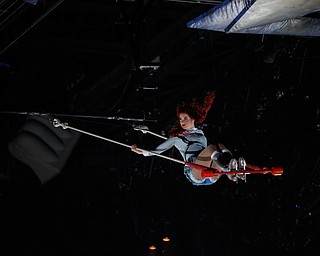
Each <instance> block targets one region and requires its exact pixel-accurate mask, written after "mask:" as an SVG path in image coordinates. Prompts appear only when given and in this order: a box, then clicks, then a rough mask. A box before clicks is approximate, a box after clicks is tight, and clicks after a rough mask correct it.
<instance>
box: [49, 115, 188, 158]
mask: <svg viewBox="0 0 320 256" xmlns="http://www.w3.org/2000/svg"><path fill="white" fill-rule="evenodd" d="M52 123H53V126H54V127H60V126H61V127H62V128H63V129H70V130H74V131H77V132H80V133H84V134H87V135H90V136H93V137H96V138H98V139H102V140H106V141H109V142H112V143H115V144H118V145H120V146H123V147H127V148H130V149H131V146H130V145H127V144H124V143H121V142H118V141H115V140H111V139H108V138H105V137H102V136H99V135H96V134H93V133H90V132H86V131H83V130H80V129H77V128H74V127H72V126H69V125H68V123H62V122H61V121H60V120H59V119H53V122H52ZM137 150H141V151H144V152H147V153H149V154H151V155H154V156H158V157H162V158H165V159H168V160H171V161H174V162H177V163H180V164H185V162H184V161H181V160H178V159H175V158H172V157H168V156H165V155H160V154H157V153H154V152H151V151H148V150H145V149H141V148H137Z"/></svg>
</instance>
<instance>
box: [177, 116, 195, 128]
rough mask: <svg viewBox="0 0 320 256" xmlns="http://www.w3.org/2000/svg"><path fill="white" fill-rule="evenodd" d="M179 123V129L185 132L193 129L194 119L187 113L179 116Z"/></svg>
mask: <svg viewBox="0 0 320 256" xmlns="http://www.w3.org/2000/svg"><path fill="white" fill-rule="evenodd" d="M179 122H180V125H181V127H182V128H183V129H185V130H187V129H190V128H194V119H193V118H191V117H190V116H189V115H188V114H187V113H180V114H179Z"/></svg>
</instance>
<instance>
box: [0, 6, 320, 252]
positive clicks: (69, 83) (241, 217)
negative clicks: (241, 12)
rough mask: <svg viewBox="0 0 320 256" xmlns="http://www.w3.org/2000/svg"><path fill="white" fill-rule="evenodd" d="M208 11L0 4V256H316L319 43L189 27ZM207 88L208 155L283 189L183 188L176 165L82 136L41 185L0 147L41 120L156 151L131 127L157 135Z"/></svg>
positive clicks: (243, 185)
mask: <svg viewBox="0 0 320 256" xmlns="http://www.w3.org/2000/svg"><path fill="white" fill-rule="evenodd" d="M9 2H10V3H11V4H13V6H12V7H10V9H9ZM218 2H219V1H207V2H206V3H203V2H202V3H201V1H200V2H198V3H192V1H190V2H188V1H185V2H182V1H165V0H162V1H160V0H158V1H156V0H154V1H151V0H150V1H120V0H119V1H111V0H110V1H98V0H86V1H80V0H79V1H77V0H75V1H53V0H52V1H49V0H48V1H39V2H38V3H37V4H36V5H31V4H27V5H23V1H16V2H11V1H4V2H3V3H2V6H1V9H2V10H4V9H6V8H8V9H7V10H8V11H7V12H2V16H1V27H0V29H1V30H0V35H1V36H0V50H1V53H0V77H1V78H0V79H1V80H0V85H1V86H0V90H1V92H0V97H1V101H0V110H1V112H0V118H1V157H0V161H1V169H0V184H1V187H0V189H1V191H0V201H1V208H0V209H1V216H0V219H1V234H2V238H1V240H0V243H1V254H5V253H6V254H9V255H31V254H32V255H33V254H34V253H41V254H42V255H58V254H62V253H65V254H67V255H83V254H86V255H148V246H149V245H150V244H152V243H153V244H155V245H157V247H158V250H157V251H156V252H153V254H152V255H197V256H200V255H292V253H294V252H295V253H304V255H315V254H316V253H317V250H318V249H317V248H316V244H317V242H318V241H319V237H320V234H319V228H320V227H319V225H320V221H319V219H320V187H319V186H320V174H319V165H320V163H319V159H320V157H319V150H318V145H319V139H320V138H319V136H320V122H319V96H320V94H319V78H320V77H319V56H320V52H319V51H320V49H319V39H318V38H317V37H294V36H273V35H254V34H224V33H221V32H215V31H201V30H195V29H188V28H187V27H186V23H187V22H188V21H190V20H192V19H194V18H195V17H197V16H199V15H200V14H202V13H204V12H205V11H207V10H209V9H210V8H212V7H214V6H215V5H216V4H218ZM313 15H314V16H315V17H317V15H318V14H317V13H314V14H313ZM209 89H215V90H216V93H217V97H216V99H215V101H214V103H213V105H212V108H211V110H210V112H209V114H208V116H207V119H206V121H205V123H204V124H203V126H202V128H203V130H204V132H205V134H206V136H207V138H208V141H209V143H212V142H217V141H220V142H223V143H224V144H225V145H226V146H227V147H228V148H229V149H230V150H231V151H232V152H233V153H234V155H235V156H237V157H239V156H244V157H245V159H246V160H247V161H248V162H250V163H254V164H257V165H259V166H264V167H275V166H280V167H283V169H284V174H283V175H282V176H278V177H276V176H272V175H271V174H265V175H262V174H256V175H247V181H246V182H242V181H240V182H239V183H238V184H236V183H232V182H231V181H229V180H228V179H227V178H226V177H224V176H223V177H221V179H220V180H219V181H218V182H217V183H216V184H214V185H212V186H206V187H196V186H193V185H192V184H191V183H189V182H188V181H187V180H186V179H185V177H184V175H183V166H182V165H181V164H178V163H175V162H172V161H169V160H166V159H162V158H155V157H148V158H144V157H143V156H140V155H136V154H133V153H132V152H131V151H130V149H128V148H125V147H122V146H120V145H117V144H114V143H110V142H108V141H104V140H101V139H98V138H96V137H93V136H88V135H82V136H81V137H80V139H79V141H78V143H77V145H76V147H75V148H74V150H73V151H72V153H71V155H70V156H69V158H68V161H67V163H66V165H65V166H64V168H63V170H62V171H61V173H60V174H59V175H57V176H56V177H54V178H53V179H52V180H50V181H49V182H47V183H46V184H43V185H41V184H40V182H39V180H38V178H37V176H36V175H35V173H34V172H33V170H32V168H30V167H29V166H27V165H26V164H24V163H22V162H20V161H19V160H17V159H16V158H15V157H14V156H12V155H11V154H10V153H9V151H8V148H7V146H8V143H9V142H10V141H12V140H13V139H14V138H15V136H16V135H17V133H18V131H19V129H20V127H21V125H22V124H23V123H24V122H25V121H26V119H27V118H28V117H29V116H32V115H38V114H39V113H40V114H42V113H50V114H52V115H53V116H55V117H57V118H59V119H60V120H62V121H63V122H68V123H69V125H71V126H73V127H77V128H79V129H83V130H85V131H87V132H90V133H93V134H97V135H100V136H104V137H106V138H109V139H112V140H116V141H120V142H122V143H125V144H128V145H131V144H133V143H136V144H138V146H140V147H141V148H150V147H154V146H156V145H157V144H159V143H160V142H161V141H162V139H161V138H158V137H155V136H152V135H150V134H144V133H142V132H140V131H137V130H134V129H133V125H145V126H147V127H148V128H149V130H150V131H152V132H155V133H158V134H163V135H166V132H167V131H168V128H169V127H170V125H171V124H173V123H174V122H175V121H176V117H175V106H176V104H177V103H178V102H179V101H180V100H184V99H192V98H194V97H197V98H199V99H201V98H202V97H203V95H204V93H205V92H206V91H208V90H209ZM167 155H169V156H171V157H174V158H179V155H178V154H177V152H176V151H175V150H172V151H170V152H167ZM163 236H169V237H170V238H171V242H170V243H169V244H167V245H163V244H162V242H161V239H162V237H163ZM150 255H151V254H150Z"/></svg>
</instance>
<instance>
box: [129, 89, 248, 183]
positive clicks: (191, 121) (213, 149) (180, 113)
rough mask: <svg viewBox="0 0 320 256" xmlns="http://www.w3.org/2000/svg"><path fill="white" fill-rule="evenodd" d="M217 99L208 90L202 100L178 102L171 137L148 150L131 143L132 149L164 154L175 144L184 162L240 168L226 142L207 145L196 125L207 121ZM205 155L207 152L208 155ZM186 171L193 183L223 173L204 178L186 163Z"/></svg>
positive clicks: (210, 180)
mask: <svg viewBox="0 0 320 256" xmlns="http://www.w3.org/2000/svg"><path fill="white" fill-rule="evenodd" d="M214 98H215V92H214V91H209V92H208V93H207V94H206V96H205V98H204V101H203V103H199V102H197V101H196V99H193V100H192V101H191V102H185V101H183V102H181V103H179V104H178V105H177V107H176V114H177V117H178V121H177V122H176V123H175V124H174V125H173V126H172V128H171V129H170V131H169V138H168V139H167V140H166V141H165V142H163V143H161V144H160V145H159V146H158V147H157V148H156V149H154V150H150V151H149V152H147V151H144V150H140V149H137V145H132V146H131V150H132V151H133V152H135V153H137V154H143V155H144V156H151V155H152V154H151V153H150V152H153V153H156V154H161V153H162V152H164V151H166V150H168V149H170V148H172V147H176V148H177V149H178V151H179V152H180V154H181V156H182V158H183V160H184V162H189V163H197V162H198V163H199V164H202V162H201V161H203V160H204V161H205V162H204V163H205V164H206V166H207V167H208V166H209V167H210V168H213V169H216V170H218V171H221V172H228V171H229V170H230V169H232V170H236V169H238V165H239V164H238V161H237V160H236V159H233V158H232V154H231V153H230V151H229V150H228V149H226V147H224V145H223V144H218V145H212V144H211V145H210V146H209V147H208V145H207V138H206V137H205V135H204V133H203V131H202V130H201V129H199V128H197V127H196V125H198V124H201V123H202V122H203V121H204V120H205V118H206V116H207V113H208V111H209V109H210V108H211V105H212V103H213V100H214ZM208 154H209V155H208ZM205 155H208V156H209V158H208V157H205ZM198 157H199V159H198ZM208 160H209V161H208ZM241 164H242V165H243V164H245V162H244V160H243V159H241ZM184 174H185V176H186V177H187V179H188V180H189V181H190V182H191V183H192V184H194V185H211V184H213V183H215V182H216V181H217V180H218V179H219V178H220V175H219V176H215V175H212V173H211V175H210V174H209V175H205V176H206V177H204V175H203V173H201V171H200V170H198V169H195V168H191V167H190V166H187V165H185V166H184ZM228 177H229V179H231V180H233V181H237V179H238V178H242V176H239V175H238V176H237V175H228Z"/></svg>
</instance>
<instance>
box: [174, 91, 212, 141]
mask: <svg viewBox="0 0 320 256" xmlns="http://www.w3.org/2000/svg"><path fill="white" fill-rule="evenodd" d="M215 97H216V94H215V91H213V90H211V91H209V92H207V93H206V95H205V97H204V100H203V102H202V103H200V102H199V101H197V99H196V98H194V99H193V100H192V101H189V102H187V101H182V102H180V103H179V104H178V105H177V107H176V114H177V117H179V115H180V114H181V113H186V114H188V115H189V116H190V117H191V118H192V119H194V120H195V123H196V124H201V123H202V122H203V121H204V120H205V119H206V117H207V114H208V111H209V109H210V108H211V105H212V103H213V100H214V98H215ZM183 131H184V129H183V128H182V127H181V125H180V123H179V122H176V123H175V124H174V125H173V126H172V128H171V129H170V131H169V135H170V136H177V135H178V134H181V133H182V132H183Z"/></svg>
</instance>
